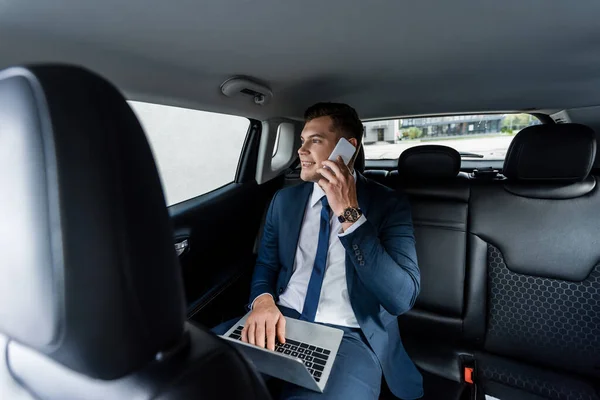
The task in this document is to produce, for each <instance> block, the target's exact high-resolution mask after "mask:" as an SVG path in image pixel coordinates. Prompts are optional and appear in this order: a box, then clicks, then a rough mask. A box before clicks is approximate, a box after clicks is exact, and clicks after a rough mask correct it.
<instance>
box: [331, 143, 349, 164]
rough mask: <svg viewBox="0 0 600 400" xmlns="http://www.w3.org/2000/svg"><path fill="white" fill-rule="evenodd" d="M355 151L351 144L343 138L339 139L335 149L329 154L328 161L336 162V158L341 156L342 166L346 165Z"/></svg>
mask: <svg viewBox="0 0 600 400" xmlns="http://www.w3.org/2000/svg"><path fill="white" fill-rule="evenodd" d="M355 151H356V147H354V146H352V143H350V142H349V141H348V140H346V139H345V138H341V139H340V140H339V141H338V142H337V144H336V145H335V149H333V151H332V152H331V155H330V156H329V160H331V161H337V158H338V156H341V157H342V160H344V164H346V165H348V163H349V162H350V160H351V159H352V156H353V155H354V152H355Z"/></svg>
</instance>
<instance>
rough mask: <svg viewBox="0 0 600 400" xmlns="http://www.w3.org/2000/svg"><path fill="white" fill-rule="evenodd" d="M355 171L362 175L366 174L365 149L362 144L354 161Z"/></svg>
mask: <svg viewBox="0 0 600 400" xmlns="http://www.w3.org/2000/svg"><path fill="white" fill-rule="evenodd" d="M354 169H355V170H356V171H357V172H359V173H361V174H362V173H363V172H365V148H364V146H363V145H362V144H361V145H360V149H358V154H357V155H356V159H355V160H354Z"/></svg>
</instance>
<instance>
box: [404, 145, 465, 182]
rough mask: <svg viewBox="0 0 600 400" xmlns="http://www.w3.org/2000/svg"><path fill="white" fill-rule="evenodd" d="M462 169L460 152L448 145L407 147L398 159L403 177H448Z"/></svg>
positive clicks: (452, 176) (453, 176)
mask: <svg viewBox="0 0 600 400" xmlns="http://www.w3.org/2000/svg"><path fill="white" fill-rule="evenodd" d="M459 171H460V154H459V153H458V151H456V150H454V149H453V148H451V147H448V146H440V145H433V144H429V145H423V146H415V147H411V148H409V149H406V150H404V151H403V152H402V154H400V158H399V159H398V173H399V175H400V176H401V177H402V178H403V179H448V178H455V177H456V176H457V175H458V173H459Z"/></svg>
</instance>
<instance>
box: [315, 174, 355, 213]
mask: <svg viewBox="0 0 600 400" xmlns="http://www.w3.org/2000/svg"><path fill="white" fill-rule="evenodd" d="M352 176H353V177H354V182H356V170H354V172H352ZM313 185H314V186H313V191H312V196H311V197H310V207H311V208H312V207H314V206H315V205H316V204H317V203H318V202H319V201H321V197H323V196H325V192H324V191H323V189H321V186H319V185H318V184H317V182H315V183H313Z"/></svg>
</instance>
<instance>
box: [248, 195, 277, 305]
mask: <svg viewBox="0 0 600 400" xmlns="http://www.w3.org/2000/svg"><path fill="white" fill-rule="evenodd" d="M278 194H279V192H278V193H276V194H275V196H274V197H273V200H272V201H271V205H270V206H269V210H268V211H267V218H266V220H265V226H264V228H263V236H262V239H261V242H260V246H259V250H258V258H257V259H256V266H255V267H254V273H253V274H252V281H251V284H250V304H252V303H253V302H254V299H256V297H258V296H259V295H261V294H264V293H268V294H270V295H271V296H272V297H273V298H275V284H276V280H277V276H278V273H279V269H280V264H279V244H278V237H279V232H278V223H277V218H278V213H277V211H276V210H277V206H276V202H277V195H278Z"/></svg>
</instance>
